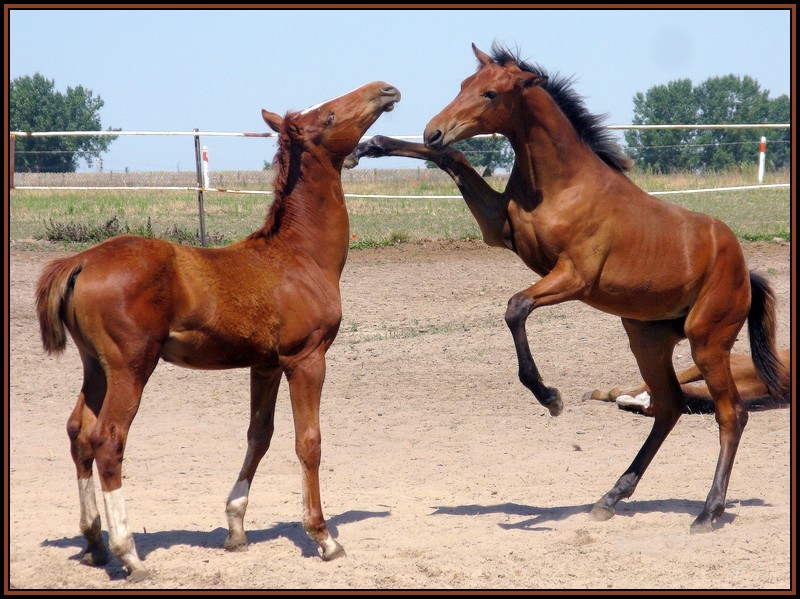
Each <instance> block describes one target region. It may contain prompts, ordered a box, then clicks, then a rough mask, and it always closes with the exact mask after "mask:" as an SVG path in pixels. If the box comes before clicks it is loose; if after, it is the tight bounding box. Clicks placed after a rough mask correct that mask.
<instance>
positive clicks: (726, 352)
mask: <svg viewBox="0 0 800 599" xmlns="http://www.w3.org/2000/svg"><path fill="white" fill-rule="evenodd" d="M742 287H743V289H742ZM738 289H739V293H738V295H737V294H736V293H730V294H724V297H723V294H719V296H718V297H717V296H710V295H709V296H705V297H701V298H700V299H699V300H698V301H697V303H696V304H695V306H694V307H693V308H692V310H691V312H690V313H689V316H688V317H687V319H686V334H687V336H688V338H689V343H690V344H691V347H692V357H693V358H694V361H695V364H697V367H698V368H699V369H700V371H701V372H702V373H703V378H704V379H705V381H706V385H708V389H709V391H710V392H711V395H712V397H713V398H714V410H715V416H716V420H717V423H718V424H719V443H720V452H719V459H718V460H717V467H716V470H715V472H714V481H713V483H712V484H711V490H710V491H709V492H708V497H707V498H706V502H705V505H704V506H703V511H702V512H700V515H699V516H697V518H696V519H695V521H694V522H693V523H692V526H691V532H693V533H695V532H707V531H710V530H711V529H712V527H711V524H712V522H713V521H714V520H715V519H716V518H718V517H719V516H721V515H722V513H723V512H724V511H725V496H726V494H727V492H728V482H729V480H730V476H731V470H732V469H733V461H734V458H735V457H736V450H737V449H738V447H739V441H740V440H741V438H742V433H743V432H744V427H745V425H746V424H747V408H746V407H745V405H744V402H743V401H742V398H741V396H740V395H739V391H738V389H737V388H736V382H735V381H734V379H733V374H732V372H731V368H730V350H731V348H732V347H733V344H734V342H735V341H736V335H737V334H738V333H739V331H740V330H741V327H742V325H743V324H744V320H745V319H746V318H747V310H748V308H749V305H750V303H749V289H748V288H747V286H746V285H744V286H741V287H739V288H738Z"/></svg>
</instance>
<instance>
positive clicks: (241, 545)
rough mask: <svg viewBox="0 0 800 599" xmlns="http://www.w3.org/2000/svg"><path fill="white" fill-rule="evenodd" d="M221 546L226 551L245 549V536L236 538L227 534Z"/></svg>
mask: <svg viewBox="0 0 800 599" xmlns="http://www.w3.org/2000/svg"><path fill="white" fill-rule="evenodd" d="M222 546H223V547H224V548H225V549H226V550H227V551H247V537H246V536H244V535H242V536H241V537H236V538H234V537H231V536H228V538H227V539H225V542H224V543H223V544H222Z"/></svg>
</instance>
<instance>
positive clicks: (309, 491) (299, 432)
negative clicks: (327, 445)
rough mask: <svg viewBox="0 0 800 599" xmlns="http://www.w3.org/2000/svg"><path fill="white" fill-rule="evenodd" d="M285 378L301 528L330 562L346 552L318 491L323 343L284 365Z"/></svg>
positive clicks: (320, 454) (323, 359) (323, 370)
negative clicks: (299, 475) (298, 473)
mask: <svg viewBox="0 0 800 599" xmlns="http://www.w3.org/2000/svg"><path fill="white" fill-rule="evenodd" d="M286 378H287V379H288V381H289V395H290V397H291V400H292V415H293V417H294V431H295V451H296V452H297V457H298V458H299V459H300V465H301V466H302V472H303V528H305V530H306V532H307V533H308V536H310V537H311V538H312V539H314V541H316V542H317V544H318V545H319V546H320V548H321V549H322V559H323V560H325V561H329V560H332V559H336V558H337V557H342V556H344V555H345V552H344V548H343V547H342V546H341V545H339V543H337V542H336V540H334V538H333V537H332V536H331V535H330V533H328V527H327V525H326V524H325V517H324V516H323V515H322V501H321V499H320V492H319V464H320V459H321V456H322V435H321V433H320V426H319V404H320V396H321V394H322V384H323V383H324V382H325V346H324V344H321V345H320V346H319V347H318V348H317V349H316V350H314V352H313V353H311V354H310V355H309V356H308V357H306V358H305V359H303V360H302V361H301V362H299V363H297V364H293V365H291V366H287V368H286Z"/></svg>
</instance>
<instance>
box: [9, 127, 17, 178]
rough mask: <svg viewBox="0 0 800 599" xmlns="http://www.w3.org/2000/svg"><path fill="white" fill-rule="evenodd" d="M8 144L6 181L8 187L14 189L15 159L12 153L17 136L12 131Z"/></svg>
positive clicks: (15, 147) (13, 152)
mask: <svg viewBox="0 0 800 599" xmlns="http://www.w3.org/2000/svg"><path fill="white" fill-rule="evenodd" d="M8 145H9V148H8V178H9V181H8V182H9V184H10V189H14V163H15V161H16V158H15V156H14V154H15V152H16V151H17V136H16V135H14V134H13V133H12V134H11V139H10V140H9V143H8Z"/></svg>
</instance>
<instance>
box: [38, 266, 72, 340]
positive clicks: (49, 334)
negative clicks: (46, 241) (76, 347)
mask: <svg viewBox="0 0 800 599" xmlns="http://www.w3.org/2000/svg"><path fill="white" fill-rule="evenodd" d="M82 268H83V264H81V263H80V262H78V261H77V260H75V259H74V258H67V259H64V260H55V261H53V262H51V263H50V264H48V265H47V266H46V267H45V269H44V272H43V273H42V276H41V277H40V278H39V284H38V285H37V286H36V314H37V315H38V317H39V329H40V331H41V333H42V345H43V346H44V349H45V351H46V352H47V353H48V354H60V353H61V352H63V351H64V348H65V347H66V346H67V332H66V328H65V327H64V314H65V312H64V311H65V308H66V303H67V300H68V299H69V295H70V292H71V291H72V286H73V284H74V283H75V277H76V276H77V275H78V273H79V272H80V271H81V269H82Z"/></svg>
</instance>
